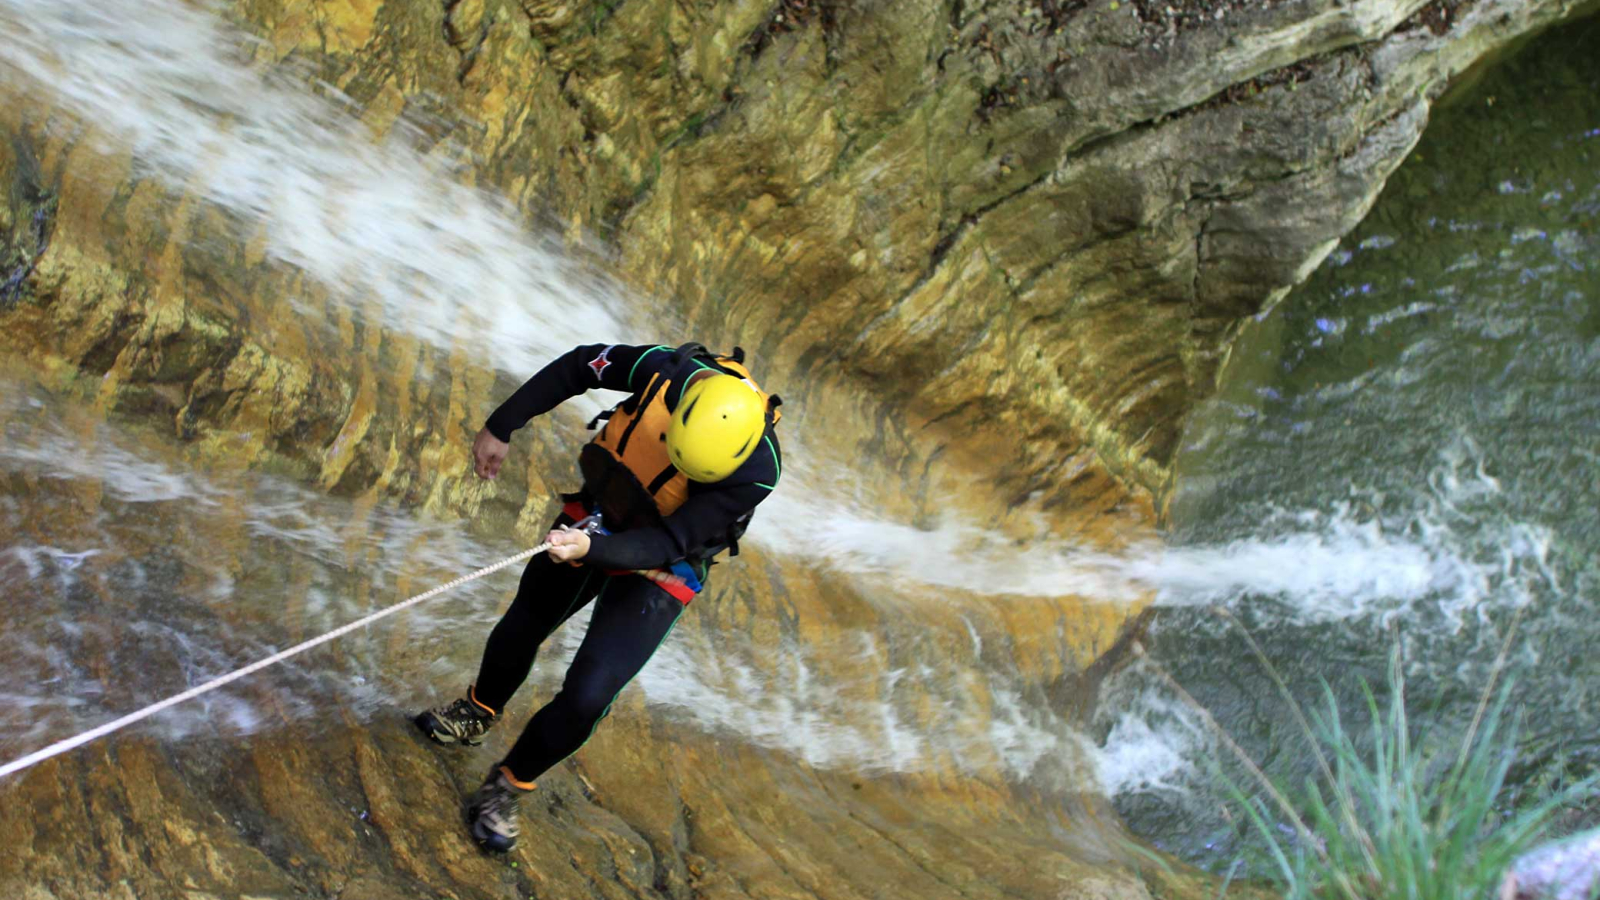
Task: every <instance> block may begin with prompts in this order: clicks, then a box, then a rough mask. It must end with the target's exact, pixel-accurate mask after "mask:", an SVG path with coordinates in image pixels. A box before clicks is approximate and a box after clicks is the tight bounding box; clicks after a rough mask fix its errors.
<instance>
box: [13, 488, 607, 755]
mask: <svg viewBox="0 0 1600 900" xmlns="http://www.w3.org/2000/svg"><path fill="white" fill-rule="evenodd" d="M561 530H562V531H581V532H583V533H584V534H595V533H598V532H600V531H601V530H602V527H601V520H600V516H599V514H595V515H590V516H585V517H584V518H582V519H579V520H578V521H577V522H575V523H573V524H571V525H563V526H561ZM552 546H554V544H552V543H551V542H550V541H545V542H544V543H542V544H540V545H539V546H537V547H532V548H530V549H527V550H524V551H522V552H521V553H518V554H515V555H513V556H508V557H506V558H505V559H502V560H500V561H499V562H497V563H494V564H492V565H488V566H484V567H483V568H481V569H479V570H478V571H476V572H472V573H471V574H468V575H463V576H461V577H460V578H457V579H456V580H454V581H450V582H446V583H444V584H441V585H439V586H438V587H435V588H432V589H430V590H427V591H423V592H422V593H420V594H418V595H416V596H415V597H410V598H408V599H405V600H402V601H400V602H399V603H396V604H394V605H393V606H388V607H385V608H383V609H380V610H378V611H377V612H375V613H372V614H371V615H368V616H363V617H361V618H359V619H357V620H355V621H354V622H351V623H349V624H347V625H342V626H340V627H338V628H335V629H334V630H333V631H330V632H328V633H327V634H323V635H321V636H319V637H314V638H312V639H311V640H309V641H303V642H301V643H299V644H296V645H294V646H293V647H290V648H289V649H287V650H282V651H279V652H278V653H274V654H272V655H271V656H268V657H266V658H265V659H259V660H256V661H255V662H253V663H251V664H249V665H247V666H244V667H242V668H239V669H234V670H233V671H232V672H229V673H227V674H225V675H219V676H217V677H216V678H213V679H211V680H210V681H208V682H206V683H205V684H201V685H196V686H195V687H192V688H189V689H188V690H186V691H183V692H182V693H179V694H173V695H172V696H171V697H168V698H166V699H165V700H158V701H156V702H155V703H152V704H150V705H149V706H146V707H144V708H143V709H139V710H135V711H133V712H131V713H128V714H127V715H125V716H123V717H122V718H120V719H115V720H113V721H110V722H107V723H105V724H104V725H100V726H97V727H95V728H91V729H89V730H88V731H84V732H81V733H79V734H76V735H73V736H72V737H69V738H66V739H64V740H60V741H57V742H55V743H54V744H51V745H50V746H48V747H45V748H44V749H42V750H36V751H34V752H33V753H30V754H28V755H27V756H24V757H21V758H20V759H15V760H12V761H11V762H8V763H6V764H5V765H0V778H5V777H6V776H7V775H12V774H15V773H17V772H21V771H22V770H23V769H27V768H29V767H31V766H34V765H37V764H39V763H41V762H44V761H45V760H47V759H50V758H51V757H53V756H59V755H61V754H62V753H65V752H67V751H68V750H71V749H73V748H74V747H81V746H83V745H84V744H87V743H89V742H90V741H93V740H95V739H96V738H102V737H105V736H106V735H108V734H111V733H112V732H114V731H120V730H121V729H123V728H126V727H128V726H129V725H132V724H133V723H135V722H138V721H141V720H143V719H148V718H149V717H151V716H153V715H155V714H156V713H158V712H161V711H162V710H164V709H168V708H169V707H173V706H177V705H178V704H179V703H182V702H184V701H185V700H193V699H194V698H196V697H198V696H200V695H201V694H206V693H210V692H211V691H214V690H216V689H217V688H220V687H222V686H224V685H227V684H231V683H233V682H235V681H238V680H239V679H241V678H243V677H245V676H246V675H250V674H252V673H255V672H259V671H261V670H262V669H265V668H267V667H268V666H273V665H277V664H278V663H281V662H283V661H284V660H286V659H289V658H290V657H293V656H298V655H299V654H301V653H304V652H305V651H307V650H310V649H311V648H313V647H319V646H321V645H323V644H326V643H328V642H329V641H332V640H334V639H336V638H340V637H343V636H344V635H347V634H349V633H350V632H352V631H355V630H356V629H358V628H362V627H365V626H367V625H371V624H372V623H373V622H376V621H378V620H379V619H382V618H385V617H388V616H392V615H394V614H395V613H397V612H400V611H402V610H406V609H410V608H411V607H413V606H416V605H417V604H419V603H422V602H423V601H426V600H431V599H433V598H434V597H437V596H439V595H440V594H443V593H445V592H447V591H450V590H453V589H455V588H458V587H460V586H462V585H464V584H467V583H468V582H472V581H476V580H478V579H479V578H482V577H484V576H485V575H491V574H493V573H495V572H498V571H500V570H501V569H504V568H506V567H508V566H513V565H516V564H517V563H519V562H522V561H523V560H526V559H532V558H533V557H535V556H537V555H538V554H540V553H544V552H545V551H547V550H549V549H550V548H551V547H552Z"/></svg>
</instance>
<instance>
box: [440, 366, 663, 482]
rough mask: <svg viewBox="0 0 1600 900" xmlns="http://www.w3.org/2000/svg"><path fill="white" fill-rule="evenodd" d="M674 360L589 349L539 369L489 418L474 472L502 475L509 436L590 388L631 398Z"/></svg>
mask: <svg viewBox="0 0 1600 900" xmlns="http://www.w3.org/2000/svg"><path fill="white" fill-rule="evenodd" d="M671 355H672V348H671V347H663V346H658V345H654V344H645V345H633V344H585V345H583V346H581V347H574V348H573V349H572V350H570V351H568V352H566V353H563V354H562V355H560V356H558V357H556V358H555V359H554V360H552V361H551V362H550V364H549V365H547V366H545V367H544V368H542V369H540V370H539V371H538V372H537V373H536V374H535V375H534V376H533V377H532V378H529V379H528V380H527V381H526V382H524V383H523V385H522V387H519V388H517V390H516V392H515V393H513V394H512V395H511V396H510V397H508V398H506V401H505V402H504V403H502V404H500V406H499V407H498V408H497V409H495V411H494V412H493V413H491V414H490V415H489V419H488V421H486V422H484V424H483V429H482V430H481V431H479V432H478V436H477V437H476V438H475V439H474V440H473V442H472V461H473V470H474V471H476V472H477V473H478V477H480V478H493V477H495V476H496V475H498V474H500V464H501V463H503V462H505V458H506V453H507V452H509V450H510V442H511V433H512V432H514V431H516V430H517V429H519V428H521V427H522V426H524V425H526V424H528V420H529V419H532V418H533V417H534V416H542V415H544V414H545V413H547V412H549V411H550V410H552V409H555V408H556V407H557V406H560V405H561V404H562V403H563V402H564V401H566V400H568V399H570V398H572V397H576V396H578V395H579V394H581V393H583V392H584V391H587V390H590V389H592V388H605V389H607V390H613V391H627V392H629V393H632V392H634V391H636V390H639V389H641V388H643V387H644V384H645V382H646V381H648V380H649V377H650V374H651V373H653V372H655V371H656V370H657V369H658V368H659V365H660V364H661V363H664V362H665V361H666V360H667V359H668V358H669V357H670V356H671Z"/></svg>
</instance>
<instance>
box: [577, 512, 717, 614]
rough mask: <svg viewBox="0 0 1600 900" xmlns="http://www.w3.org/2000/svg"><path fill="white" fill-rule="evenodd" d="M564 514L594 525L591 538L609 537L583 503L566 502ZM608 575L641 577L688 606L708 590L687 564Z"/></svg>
mask: <svg viewBox="0 0 1600 900" xmlns="http://www.w3.org/2000/svg"><path fill="white" fill-rule="evenodd" d="M561 512H562V513H563V514H564V515H566V517H567V518H569V519H574V520H576V521H578V522H579V523H580V524H585V523H595V524H593V525H591V526H590V527H589V528H587V529H585V530H588V531H589V533H590V534H610V533H611V532H609V531H607V530H606V529H605V528H604V527H603V526H602V525H600V524H598V523H599V522H600V513H598V512H590V511H589V509H588V508H587V507H586V506H584V504H583V501H581V500H577V499H572V500H568V501H567V502H566V505H565V506H563V507H562V508H561ZM575 527H576V526H575ZM605 573H606V574H607V575H641V576H643V577H645V578H648V579H650V580H651V581H654V582H655V583H656V586H657V587H659V588H661V589H662V590H663V591H666V592H667V593H668V594H671V595H672V598H673V599H674V600H677V601H678V602H679V603H682V604H683V605H684V606H688V605H689V601H690V600H693V599H694V598H695V595H696V594H698V593H700V592H701V591H702V590H704V589H705V585H703V584H702V583H701V582H700V575H699V574H698V573H696V572H695V570H694V566H692V565H690V564H689V563H688V561H686V560H678V561H677V562H675V563H673V564H672V565H670V566H667V567H665V568H660V569H607V570H605Z"/></svg>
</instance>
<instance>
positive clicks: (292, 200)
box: [0, 0, 659, 372]
mask: <svg viewBox="0 0 1600 900" xmlns="http://www.w3.org/2000/svg"><path fill="white" fill-rule="evenodd" d="M0 32H3V33H4V34H5V40H3V41H0V90H8V91H10V92H12V93H13V94H15V93H18V92H20V93H24V94H27V95H29V96H31V97H38V98H45V99H48V100H50V101H53V102H54V103H55V104H56V105H57V106H58V108H60V109H61V110H63V111H65V112H67V113H69V114H70V116H71V117H72V119H73V120H75V121H76V122H77V123H87V124H78V125H69V124H68V123H65V122H61V121H56V122H55V123H53V126H52V127H56V128H69V127H71V128H76V129H78V130H79V131H80V133H81V135H82V136H83V137H84V138H87V139H94V140H97V141H99V142H100V143H101V144H102V145H103V146H104V148H105V149H106V150H107V152H116V151H119V150H121V149H124V148H126V149H130V150H131V151H132V152H133V154H134V159H135V161H136V163H137V164H138V165H139V166H141V167H143V168H144V169H145V170H147V171H149V172H151V173H153V174H155V175H157V176H159V177H161V178H162V179H164V180H165V181H167V182H168V183H169V184H171V185H172V186H173V188H174V189H175V190H182V191H185V192H189V193H193V194H197V195H199V196H202V197H204V198H205V199H207V200H208V201H210V202H211V203H214V204H216V205H217V206H218V207H220V208H222V209H225V210H227V211H228V212H229V213H231V214H233V216H234V217H236V218H237V220H239V221H240V222H242V223H243V225H242V227H241V229H240V232H239V233H238V234H235V235H225V236H206V237H203V238H200V239H203V240H227V241H230V242H242V241H244V240H246V239H248V238H250V237H251V236H253V235H254V234H256V233H257V231H259V233H260V234H261V235H262V236H264V237H265V247H266V253H267V255H268V256H269V257H270V258H271V259H273V260H275V261H277V262H279V263H282V264H287V265H290V266H294V267H296V268H298V269H301V270H303V271H305V272H306V273H307V274H309V275H311V276H312V277H314V278H315V279H317V281H318V282H320V284H321V285H322V286H323V287H324V288H325V289H326V290H327V291H329V292H330V294H331V295H332V297H333V299H335V300H336V301H339V302H343V303H347V304H350V305H352V306H357V307H358V308H359V307H363V306H364V305H365V304H366V303H367V302H369V300H371V299H376V301H377V302H378V303H379V304H380V305H381V307H382V310H383V315H384V317H385V324H387V325H389V326H391V327H394V328H398V329H400V330H402V331H405V332H408V333H411V334H414V335H417V336H418V337H420V338H422V339H423V340H425V341H428V342H430V343H432V344H434V345H436V346H439V347H444V348H454V347H467V348H472V349H474V350H477V351H479V352H481V353H484V354H486V357H487V358H486V359H484V360H483V361H484V362H486V363H488V364H491V365H493V366H495V367H498V368H501V369H504V370H506V371H511V372H531V371H533V370H534V369H536V368H537V367H538V366H540V365H542V364H543V363H544V362H546V361H548V360H549V358H550V357H552V356H554V355H556V354H557V353H561V352H564V351H566V350H568V349H570V348H571V347H573V346H575V345H577V344H580V343H589V342H593V341H596V340H601V339H605V338H606V336H621V335H623V334H624V331H625V327H626V324H625V322H624V321H623V319H624V316H625V312H626V311H625V310H624V302H623V298H622V295H621V294H620V293H619V292H618V290H617V288H616V287H615V286H614V285H612V284H611V283H609V282H608V281H607V280H606V279H605V278H604V277H603V276H601V275H599V274H597V273H595V272H592V271H588V270H585V269H584V268H582V267H580V266H577V265H574V264H573V263H572V262H571V261H570V260H569V259H568V258H567V257H566V256H565V255H564V254H563V253H562V252H561V250H560V245H559V241H557V240H555V239H554V238H552V237H549V236H545V235H541V234H540V233H538V232H536V231H533V230H530V229H529V228H528V227H527V224H526V223H525V222H524V221H523V220H522V217H521V216H520V215H519V214H518V213H517V211H516V210H515V209H513V208H512V207H511V205H510V204H509V203H507V202H506V201H505V200H504V199H503V198H502V197H500V196H498V195H497V194H495V193H493V192H491V191H485V190H478V189H476V188H471V187H467V186H464V185H462V184H461V183H460V181H459V180H458V178H457V176H456V174H455V172H454V171H453V169H454V168H455V166H456V165H457V163H456V161H454V160H451V159H449V158H447V157H445V156H444V155H443V151H440V152H436V153H434V154H432V155H426V154H423V153H420V152H418V151H417V150H415V149H413V147H412V146H411V145H410V144H408V139H410V138H411V137H413V134H412V129H409V128H407V127H406V126H405V125H404V123H401V124H400V125H399V126H397V127H396V128H395V129H394V130H393V133H392V134H391V135H390V137H389V138H387V139H385V140H382V141H379V142H374V141H373V140H372V139H371V135H370V130H369V129H367V128H366V127H365V126H364V125H363V124H362V123H361V122H360V121H359V120H358V119H357V118H356V117H355V116H354V115H353V114H352V113H353V112H354V111H355V110H354V109H353V104H351V102H350V101H349V99H348V98H345V97H343V96H342V95H340V94H339V92H338V91H337V90H336V89H334V88H333V87H332V86H330V85H326V84H321V85H318V87H319V88H320V90H321V92H322V96H317V95H314V94H312V93H309V92H308V91H307V89H306V85H304V84H302V83H295V82H292V81H289V80H287V79H285V78H283V77H282V76H278V77H273V76H272V75H271V74H269V73H268V72H266V71H263V70H261V69H259V68H257V67H253V66H251V65H248V64H246V63H245V62H243V61H242V60H245V59H247V58H248V56H249V53H250V50H251V41H250V40H249V39H248V38H247V37H246V36H245V35H242V34H240V33H238V32H237V31H235V30H234V29H231V28H229V27H227V26H225V25H224V24H223V22H222V21H221V19H220V18H219V17H218V16H216V15H213V14H211V13H209V12H207V11H206V10H205V9H203V8H198V7H195V6H191V5H189V4H186V3H158V2H149V0H92V2H81V3H79V2H74V3H54V2H36V0H0ZM658 312H659V310H658Z"/></svg>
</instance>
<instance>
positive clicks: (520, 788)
mask: <svg viewBox="0 0 1600 900" xmlns="http://www.w3.org/2000/svg"><path fill="white" fill-rule="evenodd" d="M531 790H533V785H532V784H527V785H522V784H519V783H517V782H514V781H513V780H512V779H511V777H510V776H508V775H507V774H506V768H505V766H498V765H497V766H495V767H494V768H493V769H490V770H489V777H488V779H487V780H486V781H484V783H483V787H480V788H478V790H477V792H476V793H474V794H473V795H472V800H471V801H470V802H469V803H468V804H467V827H468V828H470V829H472V839H473V840H475V841H477V842H478V846H480V847H482V848H483V849H485V850H488V851H491V852H494V853H505V852H506V851H508V850H510V849H511V848H512V847H515V846H516V845H517V834H518V833H519V832H520V829H519V828H518V827H517V801H518V800H520V799H522V795H523V794H526V793H528V792H529V791H531Z"/></svg>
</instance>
